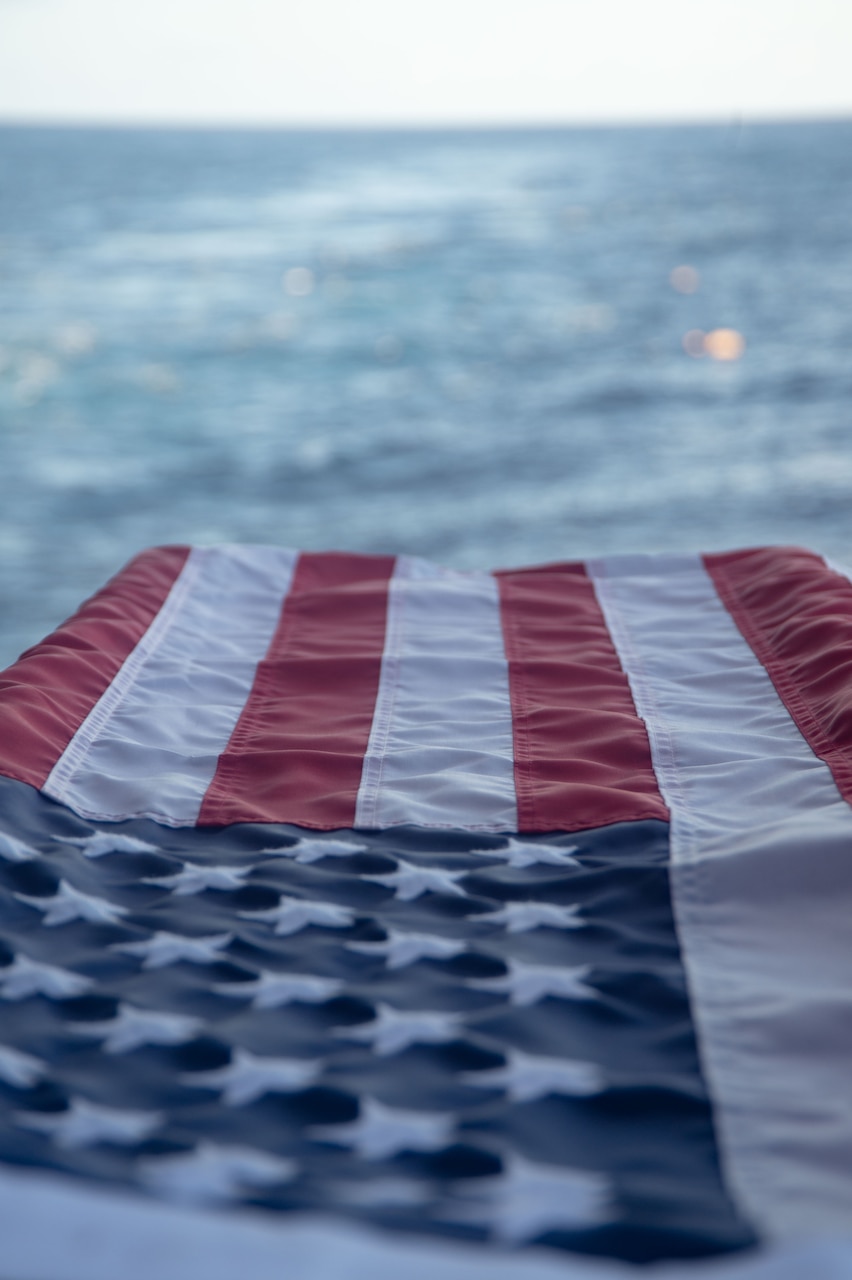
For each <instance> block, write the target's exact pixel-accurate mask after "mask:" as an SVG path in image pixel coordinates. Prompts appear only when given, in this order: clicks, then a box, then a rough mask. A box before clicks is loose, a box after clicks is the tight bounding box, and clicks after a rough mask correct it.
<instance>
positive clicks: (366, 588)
mask: <svg viewBox="0 0 852 1280" xmlns="http://www.w3.org/2000/svg"><path fill="white" fill-rule="evenodd" d="M394 563H395V561H394V557H392V556H354V555H342V554H330V553H329V554H309V553H303V554H302V555H301V556H300V558H299V563H298V565H297V566H296V572H295V574H294V576H293V583H292V586H291V588H290V592H289V594H288V596H287V598H286V600H285V602H284V607H283V610H282V613H281V620H280V622H279V624H278V629H277V631H276V633H275V636H274V637H273V640H272V643H271V645H270V647H269V651H268V653H267V655H266V657H265V658H264V660H263V662H261V663H259V665H258V668H257V675H256V677H255V681H254V684H253V686H252V691H251V693H250V695H249V698H248V701H247V702H246V705H245V708H244V709H243V713H242V715H241V717H240V719H239V721H238V722H237V726H236V728H235V729H234V732H233V734H232V735H231V740H230V742H229V743H228V746H227V748H226V750H225V751H224V752H223V753H222V755H221V756H220V758H219V765H218V768H217V770H216V774H215V777H214V778H213V781H212V782H211V784H210V786H209V788H208V790H207V794H206V796H205V797H204V801H203V803H202V806H201V812H200V814H199V818H198V824H199V826H219V825H225V824H226V823H229V822H293V823H297V824H298V825H300V826H304V827H314V828H317V829H319V830H331V829H333V828H335V827H351V826H353V825H354V822H355V802H356V799H357V796H358V788H359V785H360V782H361V771H362V768H363V762H364V754H365V752H366V750H367V743H368V741H369V737H370V728H371V726H372V721H373V709H374V707H375V703H376V694H377V692H378V688H379V677H380V675H381V667H382V653H383V650H384V643H385V623H386V618H387V602H388V581H389V579H390V576H391V573H392V572H393V568H394Z"/></svg>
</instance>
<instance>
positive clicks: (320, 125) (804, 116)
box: [0, 105, 852, 133]
mask: <svg viewBox="0 0 852 1280" xmlns="http://www.w3.org/2000/svg"><path fill="white" fill-rule="evenodd" d="M850 121H852V105H850V106H849V107H845V108H841V109H828V108H813V109H805V110H802V109H799V110H796V111H786V110H783V109H779V110H777V111H774V110H773V111H756V112H753V111H749V112H745V111H725V112H722V111H718V112H700V113H694V114H692V113H685V114H680V115H675V114H665V115H664V114H654V113H649V114H648V115H630V116H624V115H615V114H614V115H612V116H609V115H605V116H604V115H598V116H593V117H592V116H590V117H583V116H571V117H567V116H566V117H564V118H553V117H544V116H543V117H541V118H540V119H518V118H517V117H515V118H511V119H508V118H507V119H496V118H495V119H493V120H482V119H465V118H459V119H441V118H426V117H423V118H417V119H411V120H388V119H383V118H379V117H376V118H371V117H365V118H364V119H363V120H351V119H349V120H344V119H339V120H338V119H333V118H329V119H327V120H326V119H316V118H312V119H296V118H281V119H275V118H270V117H257V118H246V119H235V118H233V117H229V118H224V117H223V118H215V117H210V118H205V119H201V118H198V117H182V116H174V117H167V116H154V117H146V116H140V115H127V116H111V117H106V116H95V115H82V114H81V115H76V114H68V115H44V116H42V115H33V114H24V113H21V114H17V113H12V114H8V115H7V114H5V113H3V112H2V110H0V128H33V129H38V128H44V129H63V128H68V129H75V128H76V129H140V130H141V129H162V130H168V129H182V130H186V131H193V130H197V131H200V132H202V131H205V130H208V131H213V130H215V131H222V132H224V131H233V132H239V131H241V130H242V131H258V132H261V131H268V132H276V131H277V132H293V133H297V132H303V133H321V132H328V133H332V132H333V133H357V132H368V131H369V132H387V133H405V132H463V131H468V132H481V133H487V132H495V133H496V132H510V131H512V130H515V131H522V130H530V129H536V130H553V131H558V130H568V129H607V128H617V129H625V128H655V127H658V128H660V127H670V128H678V127H683V128H689V127H701V126H704V127H713V126H716V127H719V126H727V127H734V128H742V127H745V126H749V125H758V126H759V125H772V124H809V123H824V124H842V123H847V122H850Z"/></svg>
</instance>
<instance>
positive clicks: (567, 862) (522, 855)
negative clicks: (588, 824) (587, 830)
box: [471, 836, 582, 870]
mask: <svg viewBox="0 0 852 1280" xmlns="http://www.w3.org/2000/svg"><path fill="white" fill-rule="evenodd" d="M576 852H577V846H576V845H572V846H570V847H568V848H563V847H562V845H558V844H536V843H535V842H533V841H524V840H517V839H516V838H515V837H514V836H509V837H508V838H507V840H506V843H505V844H504V845H502V846H501V847H500V848H499V849H471V853H476V854H479V856H480V857H482V858H491V859H493V860H494V861H495V862H505V863H507V864H508V866H510V867H516V868H518V869H519V870H523V868H524V867H534V866H536V865H537V864H539V863H546V864H547V865H549V866H553V867H580V866H582V863H580V862H578V861H577V859H576V858H574V857H572V856H571V855H572V854H575V853H576Z"/></svg>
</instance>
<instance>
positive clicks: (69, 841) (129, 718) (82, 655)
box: [0, 546, 852, 1280]
mask: <svg viewBox="0 0 852 1280" xmlns="http://www.w3.org/2000/svg"><path fill="white" fill-rule="evenodd" d="M850 653H852V584H850V580H849V578H848V577H847V576H846V574H845V573H844V572H843V571H842V570H840V569H838V568H836V567H834V566H832V565H829V564H827V563H826V562H825V561H824V560H823V559H822V558H821V557H819V556H816V555H814V554H812V553H809V552H806V551H800V550H797V549H789V548H788V549H773V548H770V549H759V550H754V551H744V552H729V553H724V554H720V555H713V556H704V557H701V556H697V555H691V554H672V555H664V556H625V557H609V558H606V559H603V560H598V561H590V562H586V563H583V564H579V563H571V564H556V565H546V566H541V567H537V568H534V569H527V570H511V571H506V572H501V573H496V574H488V573H460V572H455V571H449V570H446V569H442V568H439V567H437V566H435V565H432V564H429V563H427V562H424V561H420V560H415V559H411V558H407V557H398V558H394V557H380V556H357V555H354V556H353V555H342V554H326V553H323V554H318V553H302V554H298V553H292V552H287V551H283V550H279V549H274V548H268V547H237V546H223V547H214V548H196V549H189V548H185V547H184V548H180V547H166V548H157V549H154V550H152V551H148V552H145V553H143V554H142V555H141V556H139V557H137V558H136V560H134V561H132V562H131V564H130V565H128V566H127V567H126V568H125V569H124V570H122V572H121V573H119V574H118V575H117V577H115V578H114V579H113V580H112V581H111V582H109V583H108V584H107V586H106V587H105V588H104V589H103V590H102V591H101V592H100V593H99V594H98V595H96V596H95V597H93V599H92V600H90V601H88V602H86V603H85V604H84V605H83V607H82V608H81V610H80V611H79V612H78V613H77V614H76V615H75V616H74V617H73V618H72V619H70V620H69V621H68V622H67V623H65V624H64V625H63V626H62V627H60V628H59V629H58V630H57V631H56V632H55V633H54V634H53V635H52V636H50V637H48V638H47V639H46V640H45V641H44V642H42V643H41V644H40V645H37V646H36V647H35V648H34V649H31V650H29V651H28V652H27V653H26V654H24V655H23V656H22V657H21V659H19V661H18V662H17V663H16V664H15V665H14V666H13V667H11V668H10V669H9V670H8V671H6V672H5V673H3V674H2V676H0V1000H2V1018H0V1108H1V1109H2V1110H0V1240H2V1241H3V1242H4V1243H3V1244H2V1246H0V1275H2V1276H3V1280H7V1278H8V1280H101V1277H103V1280H107V1277H109V1280H114V1278H115V1277H117V1276H119V1275H120V1276H122V1277H123V1280H136V1278H137V1277H138V1280H143V1278H144V1280H148V1278H149V1277H151V1276H157V1277H158V1280H197V1278H198V1280H200V1277H202V1276H203V1277H205V1280H217V1278H218V1277H221V1278H222V1280H225V1278H226V1277H227V1278H229V1280H230V1278H231V1277H237V1276H242V1275H243V1274H247V1275H251V1277H252V1280H266V1277H267V1276H269V1277H272V1275H275V1276H276V1277H279V1276H280V1275H281V1274H282V1266H285V1267H286V1269H285V1271H284V1274H286V1275H287V1276H288V1277H289V1276H295V1277H302V1276H305V1277H309V1278H310V1280H314V1277H316V1278H317V1280H319V1278H320V1277H322V1280H354V1278H355V1277H362V1276H363V1277H366V1276H367V1275H370V1276H371V1277H376V1276H380V1277H385V1276H387V1277H390V1276H391V1275H394V1276H396V1275H398V1274H399V1272H400V1269H405V1271H406V1272H407V1273H408V1276H409V1277H420V1276H421V1275H422V1276H423V1277H424V1280H425V1277H426V1275H427V1269H428V1274H429V1275H430V1277H431V1275H432V1273H433V1271H434V1268H435V1267H436V1266H438V1267H441V1268H443V1270H444V1272H445V1276H446V1278H447V1280H456V1277H457V1278H458V1280H484V1278H485V1277H486V1276H487V1277H489V1280H491V1277H497V1280H499V1277H501V1276H505V1277H506V1278H507V1280H510V1278H511V1280H539V1278H540V1280H547V1278H548V1277H554V1278H555V1277H556V1276H557V1275H558V1276H568V1277H578V1278H581V1277H582V1278H583V1280H585V1278H586V1277H590V1278H593V1277H609V1276H623V1275H625V1274H626V1273H627V1272H626V1270H625V1268H627V1269H628V1270H629V1269H630V1266H631V1264H658V1265H659V1266H661V1267H663V1268H664V1274H665V1275H667V1276H672V1275H674V1274H677V1275H681V1274H683V1275H690V1276H691V1275H693V1274H695V1275H696V1277H697V1276H699V1275H700V1276H704V1275H707V1276H712V1275H715V1274H717V1273H718V1274H719V1275H724V1276H726V1277H727V1276H730V1277H732V1280H733V1277H740V1276H742V1277H743V1280H745V1277H747V1276H748V1277H751V1276H752V1275H753V1276H755V1277H757V1276H758V1275H760V1276H766V1277H776V1276H777V1277H779V1280H780V1277H782V1276H783V1277H787V1276H793V1275H799V1274H802V1273H803V1272H804V1270H805V1269H806V1268H809V1269H810V1270H811V1271H814V1272H815V1273H816V1274H819V1265H820V1260H822V1264H823V1265H824V1266H826V1267H830V1266H837V1267H838V1268H839V1269H838V1271H837V1274H838V1275H839V1274H844V1273H845V1272H844V1268H845V1267H852V1243H850V1241H852V1235H850V1224H852V1070H850V1065H852V1064H851V1063H850V1050H852V1016H850V1015H852V987H850V983H849V974H850V972H852V963H850V962H852V931H851V930H850V924H849V921H850V920H852V811H850V807H849V806H850V801H852V661H850V658H849V655H850ZM844 1235H845V1236H846V1237H847V1239H846V1242H845V1243H844V1240H843V1237H844ZM721 1255H725V1257H724V1258H722V1257H721ZM731 1255H732V1256H731ZM671 1266H675V1267H677V1268H678V1269H677V1271H676V1272H675V1271H672V1270H671V1269H670V1267H671ZM708 1267H709V1268H710V1270H708ZM824 1273H825V1274H828V1273H829V1272H828V1271H827V1270H826V1271H825V1272H824ZM832 1274H834V1273H833V1272H832Z"/></svg>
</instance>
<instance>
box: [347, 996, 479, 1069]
mask: <svg viewBox="0 0 852 1280" xmlns="http://www.w3.org/2000/svg"><path fill="white" fill-rule="evenodd" d="M463 1026H464V1021H463V1018H462V1016H461V1014H458V1013H442V1012H432V1011H429V1012H427V1011H420V1012H417V1011H412V1012H409V1011H407V1010H404V1009H394V1008H392V1006H391V1005H389V1004H379V1005H378V1006H377V1012H376V1017H375V1018H374V1019H373V1021H372V1022H367V1023H361V1024H359V1025H358V1026H357V1027H348V1028H347V1029H346V1030H345V1031H339V1032H338V1035H341V1036H345V1037H346V1039H348V1040H364V1041H366V1042H367V1043H368V1044H371V1045H372V1046H373V1049H374V1050H375V1052H376V1053H377V1054H378V1055H379V1057H382V1058H384V1057H388V1056H389V1055H390V1054H394V1053H400V1052H401V1051H402V1050H403V1049H407V1048H408V1046H409V1045H411V1044H448V1043H450V1042H451V1041H453V1040H456V1039H457V1038H458V1036H459V1033H460V1031H461V1030H462V1028H463Z"/></svg>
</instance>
